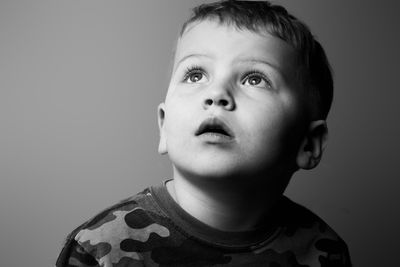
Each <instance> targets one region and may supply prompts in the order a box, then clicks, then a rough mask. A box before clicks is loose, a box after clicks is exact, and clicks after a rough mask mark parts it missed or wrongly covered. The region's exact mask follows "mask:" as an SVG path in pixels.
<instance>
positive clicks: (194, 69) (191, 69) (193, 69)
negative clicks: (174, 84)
mask: <svg viewBox="0 0 400 267" xmlns="http://www.w3.org/2000/svg"><path fill="white" fill-rule="evenodd" d="M196 72H199V73H201V74H202V75H205V71H204V69H203V68H202V67H200V66H197V65H194V66H190V67H187V68H186V71H185V75H184V76H183V81H187V80H188V79H189V77H190V75H191V74H193V73H196Z"/></svg>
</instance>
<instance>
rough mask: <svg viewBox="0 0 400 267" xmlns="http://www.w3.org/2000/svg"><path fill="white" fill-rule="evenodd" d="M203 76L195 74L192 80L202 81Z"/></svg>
mask: <svg viewBox="0 0 400 267" xmlns="http://www.w3.org/2000/svg"><path fill="white" fill-rule="evenodd" d="M201 77H202V74H201V73H195V74H193V75H192V77H191V80H192V82H197V81H199V80H201Z"/></svg>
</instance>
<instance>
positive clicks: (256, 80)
mask: <svg viewBox="0 0 400 267" xmlns="http://www.w3.org/2000/svg"><path fill="white" fill-rule="evenodd" d="M260 82H261V79H260V77H251V78H250V84H251V85H256V84H259V83H260Z"/></svg>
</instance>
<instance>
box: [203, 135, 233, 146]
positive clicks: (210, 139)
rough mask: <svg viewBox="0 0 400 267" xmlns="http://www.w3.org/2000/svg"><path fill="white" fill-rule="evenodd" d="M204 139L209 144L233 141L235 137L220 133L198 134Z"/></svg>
mask: <svg viewBox="0 0 400 267" xmlns="http://www.w3.org/2000/svg"><path fill="white" fill-rule="evenodd" d="M198 137H199V138H200V139H201V140H202V141H204V142H206V143H209V144H225V143H230V142H232V141H233V137H232V136H229V135H225V134H220V133H203V134H201V135H199V136H198Z"/></svg>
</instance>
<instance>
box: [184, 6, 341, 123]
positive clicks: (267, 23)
mask: <svg viewBox="0 0 400 267" xmlns="http://www.w3.org/2000/svg"><path fill="white" fill-rule="evenodd" d="M205 20H213V21H216V22H218V24H220V25H229V26H234V27H236V28H237V29H242V30H249V31H252V32H256V33H259V34H264V33H269V34H271V35H273V36H275V37H277V38H280V39H282V40H284V41H285V42H286V43H288V44H290V45H291V46H292V47H293V48H294V49H295V51H296V54H297V55H296V56H297V57H298V58H297V60H298V62H297V63H298V66H297V67H298V70H297V79H298V83H299V90H300V89H302V90H304V93H305V96H304V101H305V102H306V103H305V105H306V106H307V112H308V113H309V114H308V116H309V118H310V120H317V119H326V117H327V115H328V112H329V109H330V107H331V103H332V98H333V79H332V73H331V68H330V65H329V63H328V59H327V57H326V55H325V52H324V49H323V48H322V46H321V45H320V43H319V42H318V41H317V40H315V39H314V37H313V35H312V33H311V32H310V30H309V29H308V27H307V26H306V25H305V24H304V23H302V22H301V21H299V20H298V19H296V18H295V17H294V16H293V15H291V14H289V13H288V12H287V11H286V9H285V8H284V7H282V6H279V5H273V4H271V3H269V2H268V1H234V0H228V1H220V2H215V3H211V4H204V5H200V6H198V7H196V8H194V9H193V15H192V17H190V18H189V19H188V20H187V21H186V22H185V23H184V24H183V26H182V29H181V32H180V36H181V37H182V36H183V35H184V33H185V32H186V31H187V30H188V29H190V28H191V27H192V26H193V25H195V24H196V23H199V22H201V21H205Z"/></svg>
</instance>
